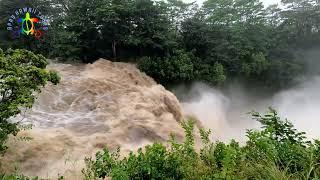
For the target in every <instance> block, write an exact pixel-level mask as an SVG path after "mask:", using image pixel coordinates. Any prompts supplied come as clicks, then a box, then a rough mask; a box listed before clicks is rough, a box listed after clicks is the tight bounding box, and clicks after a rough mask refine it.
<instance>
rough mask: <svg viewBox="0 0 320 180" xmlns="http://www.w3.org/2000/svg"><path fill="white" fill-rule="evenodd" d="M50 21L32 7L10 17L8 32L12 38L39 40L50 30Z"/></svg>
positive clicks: (18, 10) (21, 9) (16, 12)
mask: <svg viewBox="0 0 320 180" xmlns="http://www.w3.org/2000/svg"><path fill="white" fill-rule="evenodd" d="M47 22H48V21H47V20H46V18H45V17H44V16H43V15H42V14H41V12H40V11H38V10H37V9H34V8H30V7H24V8H20V9H17V10H16V11H15V13H14V14H13V15H11V16H10V18H9V20H8V23H7V30H8V31H10V35H11V38H13V39H17V38H21V37H23V36H34V37H35V38H37V39H40V38H41V37H43V35H44V32H45V31H47V30H48V23H47Z"/></svg>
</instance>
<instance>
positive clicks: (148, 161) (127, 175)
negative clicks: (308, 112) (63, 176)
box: [83, 109, 320, 180]
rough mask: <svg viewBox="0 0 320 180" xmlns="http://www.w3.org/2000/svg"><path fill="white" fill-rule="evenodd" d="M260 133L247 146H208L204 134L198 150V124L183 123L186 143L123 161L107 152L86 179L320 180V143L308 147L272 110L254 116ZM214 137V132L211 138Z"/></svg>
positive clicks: (152, 148)
mask: <svg viewBox="0 0 320 180" xmlns="http://www.w3.org/2000/svg"><path fill="white" fill-rule="evenodd" d="M252 116H253V118H254V119H255V120H257V121H259V122H260V123H261V124H262V129H261V130H248V131H247V138H248V140H247V142H246V143H245V144H239V142H237V141H235V140H232V141H231V142H229V143H223V142H220V141H216V142H212V141H210V136H211V133H210V131H205V130H200V134H201V137H202V142H203V146H202V148H201V150H200V151H198V150H196V148H195V138H194V137H195V136H194V132H195V129H194V122H193V121H192V120H190V121H187V122H184V123H182V127H183V128H184V130H185V140H184V142H183V143H178V142H177V141H176V140H175V139H174V136H172V139H171V140H170V141H169V144H170V147H167V146H165V145H164V144H162V143H154V144H152V145H149V146H146V147H145V148H143V149H139V150H138V152H136V153H134V152H132V153H131V154H130V155H129V156H128V157H125V158H120V155H119V151H115V152H112V151H110V150H108V149H104V150H103V151H101V152H98V153H97V155H96V158H95V159H87V169H86V170H84V171H83V173H84V175H85V178H86V179H97V178H105V177H112V179H115V180H125V179H190V180H191V179H305V180H308V179H318V178H319V177H320V164H319V163H320V141H318V140H316V141H313V142H311V141H308V140H307V138H306V137H305V133H303V132H299V131H297V130H296V129H294V127H293V125H292V124H291V123H290V122H289V121H288V120H282V119H280V117H279V116H278V115H277V112H276V111H275V110H273V109H270V110H269V112H268V113H267V114H265V115H260V114H259V113H252ZM212 135H213V136H214V132H213V134H212Z"/></svg>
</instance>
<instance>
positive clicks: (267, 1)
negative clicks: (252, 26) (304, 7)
mask: <svg viewBox="0 0 320 180" xmlns="http://www.w3.org/2000/svg"><path fill="white" fill-rule="evenodd" d="M184 1H185V2H194V1H198V2H199V3H202V2H203V1H204V0H184ZM261 1H262V2H263V3H264V4H265V5H266V6H268V5H270V4H276V3H280V1H281V0H261Z"/></svg>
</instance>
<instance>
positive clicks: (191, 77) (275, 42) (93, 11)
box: [0, 0, 320, 88]
mask: <svg viewBox="0 0 320 180" xmlns="http://www.w3.org/2000/svg"><path fill="white" fill-rule="evenodd" d="M25 6H30V7H34V8H37V9H39V10H41V12H42V14H44V15H46V16H47V18H48V19H49V21H50V26H49V30H48V31H47V32H46V33H45V35H44V37H43V38H42V39H41V40H38V39H36V38H33V37H25V38H22V39H17V40H12V39H10V38H9V36H7V32H6V23H7V20H8V18H9V16H10V15H11V14H12V13H13V12H14V10H15V9H17V8H21V7H25ZM319 7H320V6H319V2H318V1H317V0H300V1H296V0H282V5H281V8H279V7H278V6H276V5H273V6H269V7H264V6H263V4H262V2H260V1H259V0H207V1H205V2H204V4H203V5H202V6H201V7H200V6H199V5H198V4H197V3H190V4H187V3H183V2H182V1H180V0H167V1H152V0H90V1H88V0H32V1H31V0H29V1H28V0H26V1H21V0H0V12H2V13H1V15H0V29H1V30H0V38H1V39H0V47H1V48H3V49H6V48H9V47H11V48H25V49H29V50H32V51H35V52H36V53H41V54H43V55H45V56H46V57H48V58H57V57H60V58H62V59H79V60H82V61H84V62H92V61H94V60H96V59H97V58H99V57H104V58H109V59H114V60H122V61H123V60H125V61H136V62H138V65H139V67H140V69H142V70H143V71H145V72H146V73H147V74H149V75H151V76H152V77H154V78H155V79H156V80H158V81H159V82H161V83H175V82H190V81H195V80H199V81H205V82H208V83H211V84H214V85H219V84H222V83H223V82H225V81H226V80H227V79H232V78H234V77H237V78H243V79H247V80H250V81H252V82H258V83H260V84H261V85H266V86H269V87H276V88H277V87H283V86H287V85H289V84H290V83H292V82H293V80H294V79H295V77H297V76H298V75H299V74H301V73H302V72H303V71H304V65H303V63H301V62H303V61H301V60H300V59H299V58H298V57H299V55H298V54H297V53H295V52H298V50H301V49H303V48H309V47H310V46H315V45H317V44H319V42H320V36H319V22H320V10H319Z"/></svg>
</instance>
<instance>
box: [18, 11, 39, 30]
mask: <svg viewBox="0 0 320 180" xmlns="http://www.w3.org/2000/svg"><path fill="white" fill-rule="evenodd" d="M39 21H40V20H39V19H38V18H30V13H29V12H27V13H26V17H25V18H19V19H18V23H21V33H25V34H26V35H29V34H31V35H33V34H34V32H35V29H34V23H37V22H39Z"/></svg>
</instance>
